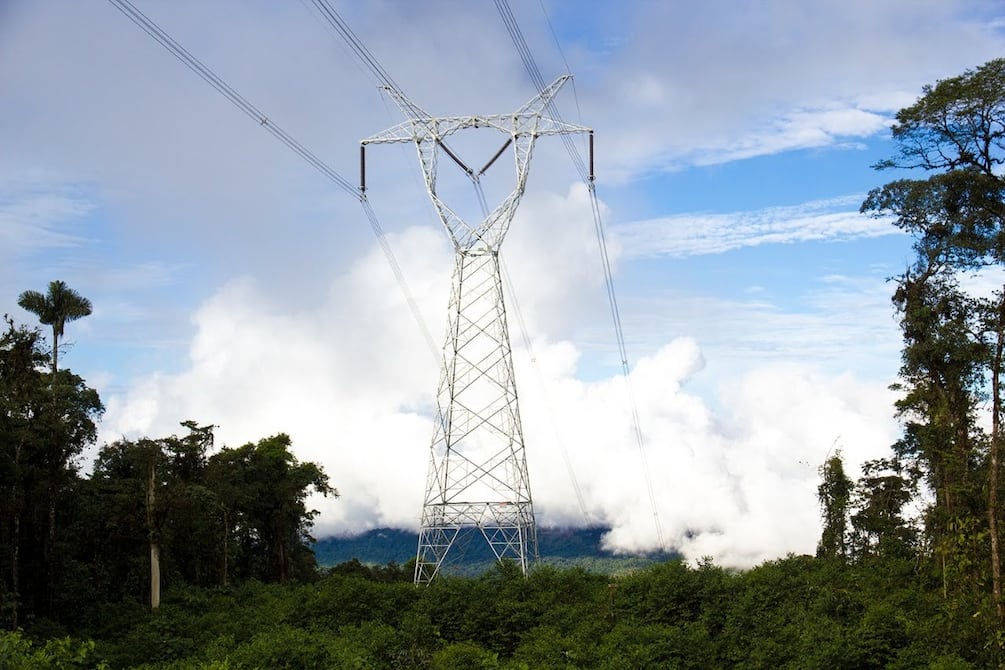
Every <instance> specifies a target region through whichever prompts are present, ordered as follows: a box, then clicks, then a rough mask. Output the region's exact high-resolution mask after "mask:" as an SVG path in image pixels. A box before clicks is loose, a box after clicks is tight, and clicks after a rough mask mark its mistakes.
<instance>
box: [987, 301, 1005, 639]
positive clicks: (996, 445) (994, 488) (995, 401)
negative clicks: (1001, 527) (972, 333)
mask: <svg viewBox="0 0 1005 670" xmlns="http://www.w3.org/2000/svg"><path fill="white" fill-rule="evenodd" d="M995 326H996V327H995V353H994V359H993V361H992V368H991V398H992V402H991V449H990V451H991V453H990V454H989V459H990V464H989V465H990V468H989V472H988V532H989V534H990V535H991V592H992V595H993V597H994V601H995V613H996V615H997V617H998V619H997V623H998V628H999V629H1000V628H1001V626H1002V622H1003V621H1005V609H1003V605H1002V579H1001V554H1000V548H999V543H998V458H999V452H1000V443H1001V409H1002V406H1001V403H1002V399H1001V387H1000V384H1001V366H1002V352H1003V348H1005V295H1003V297H1002V299H1001V300H1000V301H999V304H998V319H997V321H996V323H995Z"/></svg>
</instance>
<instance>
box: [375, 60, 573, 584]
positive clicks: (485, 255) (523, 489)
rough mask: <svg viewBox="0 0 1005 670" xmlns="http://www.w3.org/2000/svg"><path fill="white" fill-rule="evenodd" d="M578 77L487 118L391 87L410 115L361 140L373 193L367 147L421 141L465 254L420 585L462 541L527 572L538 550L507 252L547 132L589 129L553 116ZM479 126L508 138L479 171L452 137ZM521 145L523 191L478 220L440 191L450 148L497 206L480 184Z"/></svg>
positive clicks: (441, 401) (441, 398) (429, 484)
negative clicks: (508, 301) (510, 319)
mask: <svg viewBox="0 0 1005 670" xmlns="http://www.w3.org/2000/svg"><path fill="white" fill-rule="evenodd" d="M568 79H569V77H568V75H565V76H562V77H559V78H558V79H557V80H555V81H554V82H553V83H552V84H551V85H550V86H548V87H547V88H545V89H543V90H542V91H541V92H540V94H538V95H537V96H535V97H534V98H533V99H532V100H530V101H529V102H527V103H526V104H525V105H523V106H522V107H520V108H519V109H518V110H517V111H515V112H513V113H511V114H492V115H487V116H450V117H432V116H430V115H428V114H427V113H425V112H424V111H423V110H422V109H420V108H419V107H418V106H416V105H415V104H414V103H412V102H411V101H410V100H409V99H408V98H406V97H405V96H404V94H403V93H402V92H401V91H400V90H398V89H396V88H394V87H390V86H387V87H385V90H386V91H387V93H388V95H390V97H391V98H392V99H393V100H394V101H395V103H396V104H397V105H398V107H399V108H400V109H401V111H402V113H404V115H405V117H406V119H407V120H406V121H404V122H403V123H400V124H398V125H396V126H393V127H391V128H389V129H388V130H385V131H384V132H382V133H379V134H377V135H374V136H372V137H369V138H367V139H365V140H363V141H362V145H361V147H360V172H361V185H360V188H361V190H364V191H365V188H366V178H365V147H366V145H368V144H382V143H394V142H412V143H414V144H415V147H416V149H417V150H418V155H419V164H420V165H421V167H422V172H423V175H424V177H425V183H426V190H427V192H428V193H429V197H430V199H431V200H432V202H433V206H434V208H435V209H436V212H437V214H438V216H439V218H440V221H442V222H443V225H444V227H445V228H446V230H447V234H448V235H449V237H450V240H451V242H452V243H453V246H454V251H455V264H454V274H453V280H452V286H451V293H450V303H449V307H448V319H447V335H446V340H445V342H444V346H443V368H442V370H441V373H440V382H439V388H438V392H437V411H436V425H435V428H434V431H433V439H432V444H431V446H430V453H429V471H428V478H427V481H426V493H425V498H424V501H423V507H422V521H421V527H420V529H419V545H418V552H417V555H416V564H415V582H416V583H417V584H423V583H428V582H430V581H431V580H432V579H433V578H434V577H435V576H436V575H437V573H438V572H439V571H440V569H441V567H443V566H444V565H445V564H447V563H448V562H449V560H450V558H453V557H452V556H450V554H451V550H452V549H454V551H455V553H457V552H461V551H463V547H462V545H465V544H466V543H469V542H471V541H478V540H483V541H484V542H485V543H487V544H488V547H489V548H490V549H491V551H492V554H493V555H494V556H495V558H496V559H497V560H503V559H513V560H515V561H516V562H517V563H518V564H519V565H520V567H521V569H522V570H523V572H524V573H526V572H527V569H528V567H529V566H530V563H531V561H533V560H534V559H536V558H537V532H536V529H535V523H534V506H533V501H532V499H531V493H530V478H529V475H528V473H527V460H526V456H525V450H524V440H523V429H522V427H521V425H520V410H519V405H518V403H517V390H516V380H515V379H514V374H513V360H512V352H511V348H510V338H509V330H508V328H507V325H506V307H505V304H504V302H503V289H502V274H501V268H500V264H499V263H500V260H499V248H500V246H501V244H502V241H503V238H504V237H505V235H506V232H507V230H508V229H509V226H510V223H511V222H512V220H513V216H514V214H515V213H516V208H517V205H518V204H519V202H520V199H521V197H522V196H523V193H524V188H525V186H526V183H527V174H528V171H529V169H530V159H531V154H532V152H533V149H534V143H535V142H536V140H537V138H538V137H540V136H542V135H562V134H566V133H589V132H591V131H590V129H589V128H585V127H583V126H577V125H572V124H569V123H565V122H564V121H561V120H556V119H553V118H550V117H549V116H547V115H546V114H545V110H546V108H548V107H549V106H550V103H551V101H552V99H553V98H554V96H555V95H556V94H557V93H558V91H559V89H560V88H561V87H562V85H563V84H565V82H566V81H567V80H568ZM475 128H477V129H486V130H488V129H491V130H494V131H496V132H499V133H502V134H503V135H505V136H506V140H505V142H504V144H503V145H502V147H501V148H500V149H499V151H497V152H496V153H495V155H494V156H492V157H491V158H490V159H489V161H488V162H487V163H486V164H485V166H484V167H483V168H481V170H478V171H477V172H476V171H475V170H473V169H471V168H470V167H469V166H468V165H466V164H465V163H464V161H462V160H461V158H460V157H459V156H457V154H456V153H455V152H454V151H452V150H451V149H450V148H449V147H448V146H447V144H446V140H447V138H448V137H449V136H450V135H453V134H454V133H457V132H459V131H462V130H467V129H475ZM511 146H512V148H513V156H514V159H515V165H516V187H515V188H514V189H513V191H512V192H511V193H510V194H509V195H508V196H507V197H506V198H505V199H504V200H503V201H502V202H501V203H500V204H499V205H498V206H497V207H496V208H495V209H494V210H492V211H491V212H488V213H487V214H486V215H485V217H484V219H483V220H481V221H480V222H478V223H477V224H470V223H468V222H466V221H464V220H463V219H462V218H461V217H460V216H458V215H457V214H456V213H455V212H454V211H453V210H452V209H451V208H450V207H449V206H448V205H447V204H446V203H444V202H443V201H442V200H441V199H440V197H439V195H438V194H437V190H436V174H437V161H438V158H439V157H440V152H441V151H442V152H443V154H445V155H446V156H447V157H449V158H450V159H451V160H452V161H453V162H454V163H456V164H457V165H458V166H459V167H460V168H461V170H462V171H463V172H464V173H465V174H466V175H467V176H468V177H469V178H470V179H471V181H472V183H473V184H474V185H475V189H476V191H477V193H478V197H479V200H480V201H481V203H482V205H483V211H486V212H487V211H488V207H487V206H486V205H485V198H484V193H483V191H482V189H481V184H480V182H479V180H480V178H481V177H482V176H483V175H484V174H485V172H486V170H488V169H489V168H490V167H492V165H493V164H494V163H495V162H496V160H497V159H498V158H499V157H500V156H502V155H503V153H504V152H505V151H506V150H507V149H509V148H510V147H511Z"/></svg>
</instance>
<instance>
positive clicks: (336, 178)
mask: <svg viewBox="0 0 1005 670" xmlns="http://www.w3.org/2000/svg"><path fill="white" fill-rule="evenodd" d="M109 2H110V3H111V4H112V5H113V6H114V7H116V8H117V9H118V10H119V11H120V12H122V14H124V15H125V16H126V17H127V18H129V19H130V20H131V21H132V22H133V23H135V24H136V25H137V26H139V27H140V28H141V29H142V30H143V31H144V32H146V33H147V34H148V35H149V36H150V37H152V38H153V39H154V40H155V41H157V42H158V43H159V44H161V46H163V47H164V48H165V49H167V51H168V52H169V53H171V55H173V56H174V57H175V58H177V59H178V60H179V61H181V62H182V63H183V64H184V65H185V66H187V67H188V68H189V69H191V70H192V71H193V72H195V73H196V74H197V75H198V76H199V77H200V78H202V79H203V80H204V81H206V83H208V84H209V85H210V86H212V87H213V88H214V89H216V90H217V91H218V92H219V93H220V94H221V95H223V96H224V97H225V98H226V99H227V100H228V101H229V102H231V103H232V104H233V105H234V106H235V107H237V108H238V109H239V110H240V111H241V112H243V113H244V114H245V115H247V116H248V117H250V118H251V119H253V120H254V121H255V122H256V123H258V124H259V125H260V126H261V127H262V128H264V129H265V130H267V131H268V132H269V133H270V134H271V135H272V136H273V137H275V138H276V139H278V140H279V141H280V142H282V143H283V144H284V145H286V146H287V147H288V148H289V149H290V150H292V151H293V152H294V153H295V154H297V155H298V156H300V157H301V158H302V159H303V160H305V161H306V162H307V163H308V164H309V165H311V166H312V167H314V168H315V169H316V170H318V171H319V172H321V174H323V175H324V176H325V177H327V178H328V179H329V180H330V181H332V182H333V183H335V185H336V186H338V187H339V189H340V190H342V191H343V192H344V193H346V194H347V195H350V196H352V197H353V198H355V199H357V200H358V201H359V203H360V205H361V207H362V209H363V212H364V214H365V216H366V218H367V222H368V223H369V225H370V228H371V230H372V231H373V233H374V235H375V237H376V238H377V242H378V245H379V246H380V247H381V250H382V252H383V253H384V256H385V259H386V260H387V263H388V265H389V267H390V268H391V271H392V273H393V274H394V277H395V279H396V281H397V282H398V285H399V288H400V289H401V291H402V293H403V295H404V297H405V300H406V303H407V305H408V307H409V310H410V312H411V314H412V317H413V319H414V320H415V321H416V324H417V325H418V326H419V329H420V331H421V332H422V334H423V337H424V339H425V340H426V343H427V346H428V347H429V349H430V351H431V352H432V354H433V355H434V357H437V358H438V357H439V354H438V353H437V347H436V345H435V343H434V340H433V338H432V336H431V334H430V332H429V328H428V327H427V325H426V323H425V320H424V319H423V317H422V315H421V313H420V311H419V309H418V305H417V303H416V301H415V299H414V297H413V296H412V293H411V290H410V289H409V287H408V282H407V281H406V279H405V277H404V274H403V272H402V271H401V267H400V265H399V263H398V261H397V258H396V256H395V255H394V252H393V250H392V249H391V247H390V245H389V243H388V241H387V238H386V235H385V234H384V231H383V228H382V226H381V224H380V221H379V219H378V218H377V216H376V214H375V213H374V211H373V208H372V207H371V206H370V203H369V201H368V199H367V196H366V191H365V185H364V184H362V183H361V184H360V186H358V187H357V186H355V185H353V184H352V183H351V182H350V181H349V180H347V179H346V178H345V177H343V176H342V175H341V174H339V173H338V172H336V171H335V170H334V169H333V168H331V167H330V166H329V165H328V164H326V163H325V162H324V161H323V160H321V159H320V158H319V157H318V156H317V155H315V154H314V153H313V152H311V151H310V150H309V149H307V148H306V147H305V146H304V145H303V144H301V143H300V142H298V141H297V140H296V139H295V138H293V137H292V136H291V135H289V134H288V133H287V132H286V131H285V130H283V129H282V128H281V127H280V126H279V125H277V124H276V123H275V122H273V121H272V120H271V119H270V118H269V117H268V116H267V115H266V114H265V113H264V112H262V111H261V110H260V109H259V108H258V107H256V106H255V105H253V104H252V103H251V102H249V101H248V100H247V99H246V98H245V97H244V96H242V95H241V94H240V93H238V92H237V91H236V90H235V89H234V88H232V87H231V86H230V85H229V84H227V82H226V81H224V80H223V79H222V78H221V77H219V76H218V75H217V74H216V73H215V72H213V70H211V69H210V68H209V67H208V66H206V65H205V64H203V63H202V62H201V61H200V60H199V59H198V58H196V57H195V56H194V55H192V53H191V52H189V51H188V50H187V49H186V48H185V47H183V46H182V45H181V44H179V43H178V42H177V41H175V40H174V39H173V38H172V37H171V36H170V35H169V34H168V33H166V32H165V31H164V30H163V29H162V28H160V26H158V25H157V24H156V23H155V22H154V21H153V20H151V19H150V18H149V17H147V16H146V15H145V14H144V13H143V12H141V11H140V10H139V9H137V8H136V7H135V6H134V5H133V4H132V3H131V2H130V1H129V0H109ZM312 2H313V4H314V5H315V7H316V8H317V9H318V11H319V12H320V13H321V15H322V16H323V17H324V18H325V19H326V20H327V21H328V23H329V24H330V25H331V26H332V28H333V29H334V31H335V32H336V34H337V35H338V36H339V37H341V38H342V39H343V40H344V41H345V42H346V44H347V45H348V46H349V48H350V49H351V50H352V52H353V54H354V55H355V56H356V57H357V59H358V60H359V61H360V62H361V63H362V64H363V65H364V66H365V67H366V68H367V69H368V70H369V71H370V73H371V74H372V75H373V76H374V77H375V78H376V79H377V81H378V82H380V84H381V85H382V86H383V87H385V88H386V89H389V90H391V91H395V92H398V93H401V88H400V87H399V86H398V85H397V83H396V82H395V81H394V79H393V78H392V77H391V76H390V74H389V73H388V72H387V70H386V69H384V67H383V66H382V65H381V64H380V62H379V61H378V60H377V59H376V57H375V56H374V55H373V54H372V53H371V52H370V51H369V50H368V49H367V48H366V45H365V44H364V43H363V42H362V40H360V39H359V37H358V36H357V35H356V34H355V33H354V32H353V31H352V30H351V29H350V28H349V26H348V24H346V22H345V21H344V20H343V19H342V17H341V16H340V15H339V14H338V12H337V11H335V9H334V8H333V7H332V5H331V4H330V3H329V2H328V0H312ZM495 5H496V8H497V10H498V12H499V15H500V17H501V18H502V21H503V23H504V24H505V26H506V29H507V32H508V33H509V35H510V38H511V39H512V41H513V44H514V46H515V47H516V49H517V52H518V54H519V55H520V58H521V61H522V62H523V64H524V67H525V68H526V70H527V72H528V75H529V76H530V78H531V81H532V82H533V83H534V85H535V87H536V88H537V89H538V91H539V92H540V91H543V90H544V89H545V87H546V85H547V84H546V82H545V81H544V78H543V77H542V75H541V72H540V69H539V68H538V66H537V63H536V60H535V59H534V56H533V53H532V51H531V50H530V48H529V46H528V45H527V42H526V40H525V39H524V37H523V34H522V32H521V30H520V26H519V24H518V22H517V20H516V17H515V16H514V15H513V12H512V10H511V9H510V7H509V3H508V2H507V1H506V0H495ZM542 9H543V6H542ZM546 18H547V15H546ZM549 27H551V23H550V19H549ZM551 30H552V35H553V36H554V37H555V40H556V43H557V42H558V39H557V36H556V35H555V33H554V28H553V27H552V28H551ZM559 48H561V46H560V45H559ZM563 59H564V54H563ZM566 68H567V69H568V64H566ZM396 101H397V102H399V103H403V104H404V105H405V107H406V109H405V110H403V111H406V113H407V114H409V115H410V116H411V117H412V118H413V119H414V118H423V117H428V115H427V114H426V113H425V112H424V111H423V110H422V109H421V108H419V107H417V106H415V105H414V103H412V102H411V101H410V100H409V99H408V98H407V97H406V96H404V95H398V96H396ZM577 106H578V100H577ZM547 108H548V111H549V113H550V114H551V116H552V117H553V118H554V119H556V120H558V121H561V115H560V113H559V111H558V109H557V107H556V106H555V104H554V101H553V100H551V99H549V101H548V103H547ZM562 140H563V143H564V144H565V147H566V150H567V151H568V153H569V156H570V158H571V160H572V162H573V165H574V166H575V168H576V170H577V172H578V173H579V175H580V178H581V179H582V180H583V181H584V182H585V184H586V185H587V188H588V190H589V193H590V201H591V210H592V214H593V222H594V228H595V233H596V235H597V241H598V245H599V249H600V255H601V263H602V266H603V271H604V278H605V288H606V291H607V297H608V303H609V306H610V310H611V317H612V320H613V322H614V328H615V334H616V338H617V344H618V352H619V356H620V361H621V366H622V371H623V376H624V379H625V382H626V384H627V388H628V396H629V404H630V405H631V413H632V421H633V427H634V434H635V438H636V442H637V444H638V448H639V452H640V456H641V459H642V463H643V468H644V471H645V480H646V486H647V491H648V494H649V501H650V504H651V506H652V510H653V518H654V521H655V526H656V534H657V541H658V542H659V545H660V549H661V550H665V544H664V539H663V532H662V526H661V523H660V520H659V512H658V506H657V504H656V498H655V493H654V490H653V485H652V478H651V475H650V472H649V466H648V461H647V458H646V452H645V444H644V438H643V433H642V429H641V423H640V420H639V415H638V409H637V403H636V401H635V398H634V393H633V391H632V385H631V378H630V366H629V362H628V355H627V348H626V346H625V340H624V332H623V328H622V325H621V317H620V310H619V308H618V303H617V295H616V293H615V290H614V280H613V273H612V270H611V264H610V257H609V254H608V251H607V243H606V235H605V233H604V229H603V222H602V219H601V214H600V207H599V202H598V199H597V195H596V184H595V179H594V173H593V161H592V142H593V136H592V134H591V135H590V143H591V147H590V148H591V152H590V156H591V158H590V165H589V167H587V165H586V164H585V162H584V161H583V158H582V156H581V155H580V153H579V152H578V151H577V149H576V147H575V144H574V143H573V141H572V139H571V137H569V136H568V135H565V134H563V135H562ZM444 148H445V149H446V150H447V153H448V155H452V154H451V152H450V151H449V149H448V148H446V147H445V146H444ZM455 160H456V159H455ZM473 182H474V184H475V188H476V193H477V195H478V198H479V202H480V204H481V205H482V208H483V209H485V208H486V205H485V202H484V194H483V192H482V190H481V185H480V183H479V181H478V180H477V176H474V177H473ZM563 455H564V454H563ZM566 464H567V467H568V468H569V470H570V476H571V477H572V479H573V485H574V488H575V489H576V496H577V499H578V501H579V503H580V507H581V509H582V510H583V511H584V514H586V509H585V503H584V502H583V498H582V494H581V491H580V490H579V485H578V482H577V481H576V478H575V474H574V473H573V472H572V471H571V465H570V464H569V462H568V458H567V457H566Z"/></svg>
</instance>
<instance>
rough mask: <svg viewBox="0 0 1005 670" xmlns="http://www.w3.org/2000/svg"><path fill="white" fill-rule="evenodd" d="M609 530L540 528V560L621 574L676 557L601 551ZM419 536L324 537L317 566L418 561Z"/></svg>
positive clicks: (485, 557)
mask: <svg viewBox="0 0 1005 670" xmlns="http://www.w3.org/2000/svg"><path fill="white" fill-rule="evenodd" d="M607 531H608V529H607V528H603V527H594V528H538V530H537V542H538V552H539V553H540V555H541V559H542V560H543V561H544V562H546V563H550V564H555V565H560V566H568V565H577V564H578V565H583V566H584V567H588V568H590V569H593V570H596V571H599V572H620V571H622V570H626V569H631V568H633V567H638V566H641V565H645V564H648V563H652V562H654V561H657V560H666V559H667V558H673V557H675V556H676V555H675V554H671V555H661V556H655V555H647V556H621V555H615V554H612V553H610V552H607V551H603V550H602V549H601V548H600V538H601V536H602V535H603V534H604V533H606V532H607ZM417 542H418V537H417V536H416V534H415V532H414V531H405V530H396V529H393V528H377V529H374V530H371V531H368V532H366V533H363V534H361V535H354V536H352V537H326V538H321V539H319V540H318V541H317V544H315V545H314V554H315V555H316V556H317V560H318V564H319V565H323V566H332V565H338V564H339V563H344V562H346V561H351V560H353V559H356V560H358V561H359V562H361V563H366V564H369V565H386V564H388V563H392V562H393V563H397V564H398V565H401V564H403V563H407V562H408V561H410V560H411V559H413V558H415V550H416V544H417ZM472 549H473V550H474V551H472V550H469V552H468V554H467V556H466V557H465V562H467V563H470V564H472V565H480V564H482V563H485V562H491V555H490V554H489V553H488V551H489V550H488V547H484V548H483V547H472Z"/></svg>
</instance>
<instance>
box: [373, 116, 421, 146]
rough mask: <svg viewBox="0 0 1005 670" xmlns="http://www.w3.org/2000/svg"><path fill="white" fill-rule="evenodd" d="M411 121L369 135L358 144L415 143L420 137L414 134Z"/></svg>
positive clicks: (414, 130)
mask: <svg viewBox="0 0 1005 670" xmlns="http://www.w3.org/2000/svg"><path fill="white" fill-rule="evenodd" d="M414 125H415V124H414V123H413V122H412V121H402V122H401V123H399V124H397V125H394V126H391V127H390V128H388V129H387V130H382V131H381V132H379V133H377V134H376V135H371V136H370V137H367V138H366V139H364V140H362V141H361V142H360V144H393V143H395V142H415V141H416V140H418V139H421V136H419V135H417V134H416V129H415V127H414Z"/></svg>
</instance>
